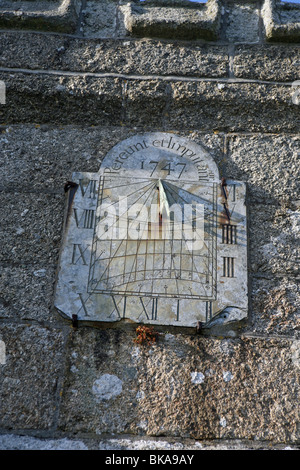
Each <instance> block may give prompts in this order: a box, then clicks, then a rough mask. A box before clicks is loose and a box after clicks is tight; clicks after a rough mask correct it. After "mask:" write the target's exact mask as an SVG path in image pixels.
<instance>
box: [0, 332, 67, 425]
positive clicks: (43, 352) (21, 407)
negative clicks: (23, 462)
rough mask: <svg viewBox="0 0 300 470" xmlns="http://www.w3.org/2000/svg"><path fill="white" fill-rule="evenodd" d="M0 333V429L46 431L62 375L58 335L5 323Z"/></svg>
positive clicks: (61, 341) (54, 410) (61, 339)
mask: <svg viewBox="0 0 300 470" xmlns="http://www.w3.org/2000/svg"><path fill="white" fill-rule="evenodd" d="M0 334H1V338H2V341H4V342H5V345H6V363H5V365H1V366H0V367H1V376H0V381H1V387H0V390H1V391H0V394H1V404H2V406H1V417H0V421H1V424H0V426H1V428H5V429H35V430H48V429H50V428H51V427H52V426H53V424H54V422H55V417H56V413H57V402H58V393H59V385H60V378H61V374H62V372H63V350H64V337H63V334H62V332H61V331H60V330H57V329H51V328H47V327H41V326H37V325H33V324H32V325H30V324H29V323H23V324H19V325H14V324H9V323H6V324H2V325H1V327H0Z"/></svg>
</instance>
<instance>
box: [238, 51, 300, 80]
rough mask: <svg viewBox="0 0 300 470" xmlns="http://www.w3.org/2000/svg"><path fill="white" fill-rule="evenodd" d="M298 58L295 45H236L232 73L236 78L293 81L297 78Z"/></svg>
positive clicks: (299, 68)
mask: <svg viewBox="0 0 300 470" xmlns="http://www.w3.org/2000/svg"><path fill="white" fill-rule="evenodd" d="M299 71H300V59H299V46H297V45H289V46H288V45H284V46H283V45H280V44H277V45H276V46H275V45H271V44H267V45H263V46H262V45H257V46H249V45H237V46H236V47H235V53H234V59H233V73H234V76H235V77H237V78H246V79H252V80H268V81H270V82H272V81H278V82H288V81H290V82H293V81H295V80H298V79H299Z"/></svg>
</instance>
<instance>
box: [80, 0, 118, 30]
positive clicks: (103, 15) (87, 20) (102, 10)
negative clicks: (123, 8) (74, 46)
mask: <svg viewBox="0 0 300 470" xmlns="http://www.w3.org/2000/svg"><path fill="white" fill-rule="evenodd" d="M116 26H117V2H116V1H111V0H102V1H101V2H99V1H97V0H96V1H90V0H88V1H87V2H86V5H85V7H84V10H83V14H82V24H81V30H82V32H83V36H84V37H88V38H93V37H100V38H107V37H114V36H115V32H116Z"/></svg>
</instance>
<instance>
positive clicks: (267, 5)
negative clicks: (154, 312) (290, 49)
mask: <svg viewBox="0 0 300 470" xmlns="http://www.w3.org/2000/svg"><path fill="white" fill-rule="evenodd" d="M299 15H300V6H299V5H298V4H297V3H293V2H288V3H284V2H280V0H265V1H264V4H263V8H262V16H263V21H264V27H265V34H266V39H267V40H269V41H280V42H285V41H287V42H299V38H300V21H299Z"/></svg>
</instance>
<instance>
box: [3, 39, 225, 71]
mask: <svg viewBox="0 0 300 470" xmlns="http://www.w3.org/2000/svg"><path fill="white" fill-rule="evenodd" d="M0 44H1V49H2V54H1V57H0V65H1V67H10V68H26V69H32V70H34V69H42V70H47V69H50V70H53V69H55V70H67V71H70V72H91V73H116V74H134V75H135V76H137V75H139V74H142V75H150V76H151V75H163V76H168V75H175V76H178V75H179V76H192V77H193V76H198V77H215V78H217V77H226V76H227V68H228V56H227V54H228V48H227V46H225V45H214V46H208V45H207V44H198V43H195V44H194V43H173V44H169V43H168V42H164V41H161V40H154V39H152V40H150V39H140V40H136V39H135V40H133V39H131V40H128V39H127V40H121V39H119V40H112V39H111V38H110V39H106V40H100V39H99V40H96V39H84V40H83V39H80V38H71V37H65V36H56V35H55V36H54V35H51V36H47V35H45V34H40V33H32V32H20V33H17V32H15V31H13V32H12V31H10V32H1V34H0Z"/></svg>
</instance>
